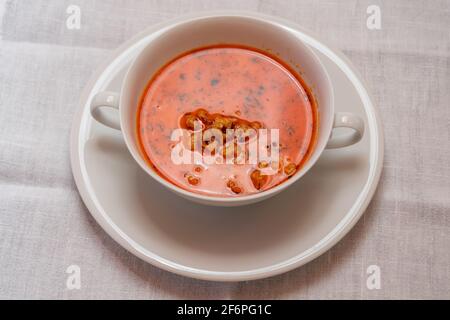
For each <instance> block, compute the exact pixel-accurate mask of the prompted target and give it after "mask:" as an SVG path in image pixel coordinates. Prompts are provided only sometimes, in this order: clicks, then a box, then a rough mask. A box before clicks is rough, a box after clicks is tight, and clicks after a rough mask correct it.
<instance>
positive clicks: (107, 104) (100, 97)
mask: <svg viewBox="0 0 450 320" xmlns="http://www.w3.org/2000/svg"><path fill="white" fill-rule="evenodd" d="M119 100H120V99H119V94H118V93H116V92H110V91H103V92H99V93H97V94H96V95H95V96H94V98H93V99H92V102H91V115H92V117H93V118H94V119H95V120H97V121H98V122H100V123H101V124H103V125H105V126H108V127H110V128H113V129H116V130H120V119H119V117H118V110H119ZM105 108H111V109H115V110H117V111H116V112H117V115H115V117H112V115H111V114H110V115H109V116H108V113H109V112H106V110H105Z"/></svg>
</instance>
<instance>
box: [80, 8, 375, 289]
mask: <svg viewBox="0 0 450 320" xmlns="http://www.w3.org/2000/svg"><path fill="white" fill-rule="evenodd" d="M226 14H227V15H233V14H234V13H229V12H228V13H226ZM205 15H206V16H216V15H223V13H210V14H203V16H205ZM236 15H246V16H252V17H258V18H260V19H265V20H267V21H271V22H273V23H276V24H278V25H280V26H282V27H283V28H285V29H286V30H288V31H289V32H292V34H294V35H295V36H296V37H298V38H299V39H301V40H302V41H303V42H304V43H307V44H308V45H309V46H310V47H311V48H312V50H313V51H314V52H315V54H316V55H317V56H318V57H319V59H320V60H321V63H322V64H323V65H324V67H325V68H326V70H327V73H328V74H329V76H330V79H331V82H332V84H333V89H334V98H335V105H336V112H341V111H348V112H352V113H354V114H356V115H358V116H360V117H361V118H362V119H364V122H365V129H366V130H365V134H364V137H363V138H362V140H361V141H360V142H359V143H358V144H355V145H353V146H350V147H347V148H343V149H335V150H325V151H324V152H323V154H322V155H321V157H320V159H319V160H318V161H317V163H316V165H315V166H314V167H313V168H311V170H309V171H308V173H307V174H305V175H304V176H303V178H302V179H300V180H299V181H298V182H296V183H295V184H293V185H292V186H291V187H290V188H289V189H287V190H285V191H284V192H282V193H280V194H279V195H277V196H275V197H272V198H270V199H267V200H265V201H264V202H260V203H257V204H253V205H248V206H243V207H234V208H225V207H211V206H204V205H200V204H195V203H193V202H191V201H188V200H185V199H183V198H181V197H178V196H177V195H175V194H173V193H172V192H170V191H169V190H167V189H166V188H164V187H163V186H161V184H159V183H158V182H157V181H156V180H154V179H153V178H151V177H150V176H148V175H147V174H145V172H144V171H143V170H142V168H141V167H140V166H139V165H138V164H137V163H136V161H134V160H133V157H132V156H131V155H130V153H129V151H128V149H127V146H126V145H125V142H124V139H123V137H122V134H121V133H120V132H119V131H116V130H111V129H110V128H107V127H105V126H104V125H101V124H99V123H98V122H97V121H95V120H93V119H92V117H91V114H90V110H89V109H90V102H91V100H92V98H93V97H94V95H95V94H97V93H98V92H101V91H112V92H117V91H119V90H120V88H121V87H122V82H123V79H124V75H125V73H126V71H127V69H128V67H129V66H130V64H131V62H132V61H133V60H134V58H135V57H136V55H137V54H138V53H139V52H140V50H142V48H144V47H145V46H146V45H147V43H149V42H151V41H153V39H154V38H155V37H156V36H157V35H158V34H159V33H160V32H162V31H163V30H165V28H168V27H170V25H172V24H174V23H180V22H183V21H186V20H189V19H193V18H196V17H198V16H197V15H191V16H188V17H183V18H178V19H175V20H173V21H170V22H167V23H164V24H162V25H159V26H156V27H153V28H150V29H148V30H146V31H145V32H143V33H142V34H140V35H138V36H137V37H136V38H134V39H132V40H131V41H129V42H127V43H126V44H125V45H124V46H122V47H121V48H119V49H118V50H117V52H116V53H115V55H114V56H113V57H112V58H111V60H110V61H108V62H107V63H105V65H104V66H103V67H102V68H101V69H100V70H99V72H97V73H96V74H95V76H94V77H93V78H92V80H91V81H90V82H89V84H88V85H87V86H86V89H85V91H84V93H83V96H82V98H81V101H80V107H79V109H78V111H77V112H76V116H75V119H74V122H73V128H72V134H71V163H72V170H73V175H74V178H75V181H76V184H77V187H78V189H79V192H80V194H81V197H82V198H83V201H84V202H85V204H86V206H87V208H88V209H89V211H90V212H91V214H92V216H93V217H94V218H95V219H96V221H97V222H98V223H99V224H100V225H101V226H102V228H103V229H104V230H105V231H106V232H107V233H108V234H109V235H110V236H111V237H112V238H113V239H114V240H115V241H117V242H118V243H119V244H121V245H122V246H123V247H125V248H126V249H127V250H129V251H130V252H131V253H133V254H134V255H136V256H138V257H140V258H141V259H143V260H145V261H147V262H149V263H151V264H153V265H155V266H157V267H160V268H162V269H165V270H168V271H171V272H175V273H178V274H181V275H185V276H189V277H194V278H199V279H206V280H216V281H241V280H251V279H258V278H264V277H269V276H273V275H276V274H280V273H282V272H286V271H289V270H292V269H293V268H296V267H299V266H301V265H303V264H305V263H307V262H309V261H311V260H312V259H314V258H316V257H317V256H319V255H320V254H322V253H324V252H325V251H326V250H328V249H329V248H330V247H331V246H333V245H334V244H335V243H336V242H338V241H339V240H340V239H341V238H342V237H343V236H344V235H345V234H346V233H347V232H348V231H349V230H350V229H351V228H352V227H353V225H354V224H355V223H356V222H357V221H358V219H359V218H360V217H361V215H362V214H363V212H364V210H365V209H366V207H367V205H368V203H369V201H370V199H371V198H372V196H373V194H374V192H375V189H376V186H377V183H378V180H379V177H380V173H381V168H382V160H383V138H382V131H381V124H380V120H379V117H378V115H377V112H376V110H375V108H374V106H373V104H372V102H371V99H370V96H369V94H368V92H367V90H366V88H365V86H364V84H363V83H362V82H361V80H360V77H359V76H358V75H357V74H356V72H355V70H354V68H353V67H352V66H351V64H350V63H349V62H348V61H347V60H346V59H345V58H344V57H343V56H342V55H341V54H340V53H338V52H337V51H336V50H331V49H330V48H329V47H327V46H326V45H324V44H323V43H322V42H320V41H319V40H317V38H316V37H313V36H311V35H310V33H309V32H307V31H305V30H302V29H301V28H299V27H298V26H296V25H294V24H292V23H290V22H288V21H284V20H281V19H278V18H273V17H267V16H262V15H259V14H253V13H248V14H247V13H245V14H243V13H236ZM112 116H114V115H112ZM113 121H117V119H113V120H111V122H113ZM336 134H339V133H338V132H337V133H336Z"/></svg>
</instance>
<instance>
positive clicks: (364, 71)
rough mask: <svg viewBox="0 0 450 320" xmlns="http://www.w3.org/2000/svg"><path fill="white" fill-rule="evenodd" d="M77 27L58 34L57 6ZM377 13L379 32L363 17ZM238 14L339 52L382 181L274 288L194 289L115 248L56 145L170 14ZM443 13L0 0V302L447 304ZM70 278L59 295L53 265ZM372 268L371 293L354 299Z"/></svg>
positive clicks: (319, 5)
mask: <svg viewBox="0 0 450 320" xmlns="http://www.w3.org/2000/svg"><path fill="white" fill-rule="evenodd" d="M72 4H75V5H77V6H79V7H80V9H81V29H80V30H69V29H67V27H66V19H67V17H68V14H67V13H66V9H67V7H69V6H70V5H72ZM370 5H377V6H379V8H380V9H381V30H369V29H368V28H367V26H366V20H367V17H368V16H369V15H368V14H367V12H366V10H367V7H368V6H370ZM218 9H235V10H236V9H242V10H250V11H257V12H262V13H266V14H271V15H275V16H280V17H283V18H287V19H289V20H292V21H294V22H297V23H299V24H300V25H301V26H303V27H305V28H307V29H309V30H312V31H313V32H314V33H316V34H318V35H319V36H320V37H321V38H323V39H324V40H326V41H327V42H328V43H329V44H331V45H333V46H335V47H337V48H339V49H341V50H342V51H343V52H344V53H345V54H346V55H347V56H348V57H349V59H350V60H351V61H352V62H353V63H354V64H355V66H356V67H357V69H358V70H359V71H360V74H361V75H362V77H363V79H364V80H365V82H366V83H367V84H368V88H369V90H370V91H371V93H372V95H373V97H374V103H375V105H376V106H377V108H378V109H379V111H380V115H381V118H382V121H383V126H384V133H385V161H384V169H383V174H382V177H381V181H380V184H379V188H378V190H377V193H376V195H375V197H374V199H373V201H372V202H371V204H370V206H369V208H368V210H367V211H366V213H365V214H364V216H363V218H361V220H360V221H359V223H358V224H357V225H356V226H355V227H354V228H353V229H352V231H351V232H350V233H349V234H348V235H347V236H346V237H345V238H344V239H343V240H342V241H340V242H339V243H338V244H337V245H336V246H335V247H333V248H332V249H331V250H330V251H328V252H327V253H326V254H324V255H322V256H321V257H319V258H318V259H316V260H314V261H313V262H311V263H309V264H307V265H305V266H303V267H301V268H299V269H296V270H294V271H291V272H289V273H286V274H284V275H280V276H277V277H274V278H270V279H265V280H259V281H251V282H241V283H215V282H206V281H198V280H193V279H188V278H184V277H181V276H177V275H174V274H171V273H168V272H165V271H162V270H159V269H157V268H155V267H153V266H151V265H149V264H147V263H145V262H143V261H141V260H139V259H138V258H136V257H134V256H133V255H131V254H130V253H128V252H127V251H126V250H125V249H123V248H122V247H120V246H119V245H118V244H116V243H115V242H114V241H113V240H112V239H111V238H110V237H109V236H108V235H107V234H106V233H105V232H104V231H103V230H102V229H101V228H100V227H99V225H97V223H96V222H95V221H94V220H93V218H92V217H91V216H90V214H89V212H88V211H87V209H86V208H85V206H84V205H83V203H82V201H81V198H80V196H79V195H78V191H77V189H76V186H75V184H74V181H73V178H72V173H71V169H70V163H69V132H70V126H71V121H72V117H73V114H74V111H75V109H76V108H77V101H78V98H79V96H80V93H81V91H82V89H83V87H84V86H85V84H86V82H87V81H88V79H89V78H90V76H91V74H92V71H93V70H95V69H96V67H97V66H98V65H99V64H100V63H101V62H102V61H104V60H105V59H106V58H108V57H109V55H110V54H111V52H112V50H114V49H115V48H116V47H118V46H119V45H120V44H121V43H123V42H124V41H126V40H128V39H129V38H130V37H132V36H133V35H134V34H136V33H138V32H139V31H141V30H142V29H144V28H145V27H148V26H149V25H152V24H155V23H158V22H161V21H164V20H165V19H168V18H172V17H176V16H178V15H181V14H184V13H186V12H196V11H202V10H218ZM449 28H450V1H433V2H423V1H418V0H414V1H409V0H401V1H387V0H384V1H381V0H376V1H364V0H363V1H356V0H349V1H338V0H328V1H313V0H304V1H296V0H287V1H279V0H247V1H238V0H230V1H206V0H199V1H173V0H170V1H166V0H164V1H163V0H155V1H144V0H133V1H123V0H102V1H92V0H76V1H72V0H68V1H67V0H17V1H14V0H0V271H1V272H0V298H2V299H22V298H26V299H42V298H48V299H82V298H87V299H97V298H106V299H116V298H121V299H134V298H144V299H169V298H173V299H176V298H189V299H196V298H205V299H209V298H218V299H260V298H265V299H268V298H274V299H339V298H341V299H375V298H385V299H406V298H414V299H416V298H427V299H429V298H437V299H443V298H446V299H449V298H450V182H449V180H450V161H449V159H450V143H449V141H450V105H449V101H450V33H449ZM72 264H76V265H79V266H80V268H81V288H80V290H68V289H67V288H66V280H67V277H68V274H67V273H66V269H67V267H68V266H70V265H72ZM370 265H378V266H379V267H380V270H381V288H380V289H379V290H369V289H368V288H367V286H366V280H367V273H366V270H367V267H368V266H370Z"/></svg>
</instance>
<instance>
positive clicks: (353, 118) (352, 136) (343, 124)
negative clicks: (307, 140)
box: [326, 112, 364, 149]
mask: <svg viewBox="0 0 450 320" xmlns="http://www.w3.org/2000/svg"><path fill="white" fill-rule="evenodd" d="M335 128H349V129H352V130H351V132H349V133H346V134H343V135H339V136H337V137H333V132H332V134H331V137H330V140H329V141H328V143H327V146H326V149H336V148H342V147H347V146H350V145H352V144H355V143H357V142H359V141H360V140H361V138H362V137H363V135H364V121H363V119H361V117H360V116H358V115H356V114H354V113H349V112H337V113H336V114H335V115H334V124H333V129H335Z"/></svg>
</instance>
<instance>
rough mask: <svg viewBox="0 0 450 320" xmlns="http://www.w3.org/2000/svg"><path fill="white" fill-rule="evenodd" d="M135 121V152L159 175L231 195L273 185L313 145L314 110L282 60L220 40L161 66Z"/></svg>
mask: <svg viewBox="0 0 450 320" xmlns="http://www.w3.org/2000/svg"><path fill="white" fill-rule="evenodd" d="M300 63H301V62H300ZM137 127H138V137H139V142H140V145H141V149H142V150H141V151H142V153H143V154H144V155H145V157H146V159H147V161H148V164H149V165H150V166H151V167H152V168H153V169H154V170H155V171H156V172H158V174H159V175H160V176H162V177H163V178H164V179H166V180H167V181H169V182H171V183H173V184H175V185H177V186H179V187H181V188H183V189H186V190H189V191H192V192H196V193H200V194H205V195H210V196H221V197H238V196H242V195H248V194H253V193H257V192H262V191H265V190H268V189H270V188H273V187H274V186H277V185H279V184H280V183H283V182H284V181H286V180H287V179H289V178H290V177H292V176H293V175H294V174H295V173H296V172H297V171H298V170H299V169H300V168H301V167H302V165H303V164H304V163H305V162H306V161H307V159H308V157H309V155H310V153H311V151H312V149H313V147H314V142H315V137H316V135H317V110H316V105H315V101H314V98H313V96H312V94H311V92H310V90H309V88H308V87H307V86H306V84H305V83H304V81H303V80H302V79H301V77H300V76H299V75H298V74H297V73H296V72H295V71H294V70H292V69H291V68H290V67H289V66H288V65H287V64H286V63H284V62H282V61H280V59H278V58H277V57H275V56H273V55H271V54H269V53H266V52H263V51H260V50H257V49H253V48H247V47H241V46H232V45H221V46H212V47H205V48H200V49H196V50H193V51H190V52H187V53H185V54H183V55H181V56H179V57H177V58H175V59H174V60H172V61H171V62H169V63H168V64H166V65H165V66H164V67H163V68H161V69H160V70H159V72H158V73H157V74H156V75H155V76H154V77H153V78H152V79H151V81H150V83H149V84H148V86H147V88H146V89H145V92H144V93H143V96H142V99H141V103H140V107H139V111H138V116H137ZM211 132H212V133H213V134H211ZM212 136H213V137H212ZM211 146H213V147H211ZM206 153H207V155H208V156H209V157H210V158H207V157H206V156H205V154H206ZM174 155H176V156H181V155H182V158H183V161H179V159H174ZM206 159H209V160H211V159H212V160H213V161H206ZM185 160H189V161H185ZM250 160H252V161H250Z"/></svg>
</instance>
